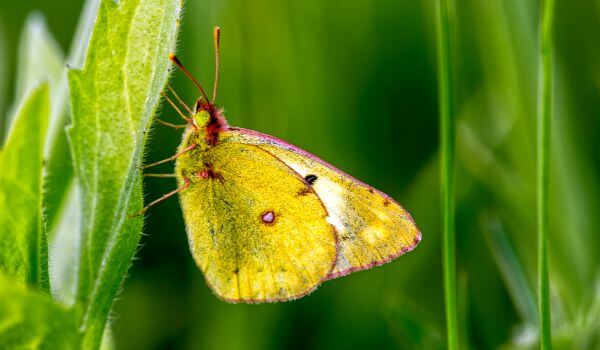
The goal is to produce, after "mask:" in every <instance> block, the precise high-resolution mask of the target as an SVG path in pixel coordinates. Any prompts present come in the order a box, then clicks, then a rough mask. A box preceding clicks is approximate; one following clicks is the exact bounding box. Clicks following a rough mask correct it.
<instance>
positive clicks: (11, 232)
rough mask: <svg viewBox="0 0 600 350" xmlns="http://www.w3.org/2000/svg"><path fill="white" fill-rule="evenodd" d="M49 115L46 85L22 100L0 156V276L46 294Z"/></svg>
mask: <svg viewBox="0 0 600 350" xmlns="http://www.w3.org/2000/svg"><path fill="white" fill-rule="evenodd" d="M49 115H50V96H49V89H48V84H42V85H40V86H39V87H37V88H35V89H33V90H32V91H31V93H30V94H29V95H28V97H27V98H25V99H24V102H23V104H22V105H21V107H20V108H19V111H18V113H17V116H16V119H15V122H14V124H13V126H12V130H11V132H10V134H9V137H8V139H7V141H6V144H5V145H4V147H3V149H2V153H0V169H2V171H0V212H1V213H3V214H2V215H0V270H1V271H4V272H5V273H6V274H8V275H11V276H14V277H15V278H16V279H17V280H19V281H20V282H23V283H28V284H30V285H31V286H36V287H39V288H41V289H42V290H46V291H47V290H48V261H47V252H48V251H47V246H46V243H45V242H46V231H45V229H44V223H43V217H42V167H43V152H44V141H45V140H46V127H47V124H48V117H49Z"/></svg>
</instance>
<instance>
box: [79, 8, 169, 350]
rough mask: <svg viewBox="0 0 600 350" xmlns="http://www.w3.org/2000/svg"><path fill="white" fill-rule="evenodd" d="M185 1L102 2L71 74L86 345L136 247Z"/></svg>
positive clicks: (93, 340) (95, 340)
mask: <svg viewBox="0 0 600 350" xmlns="http://www.w3.org/2000/svg"><path fill="white" fill-rule="evenodd" d="M180 5H181V3H180V1H179V0H122V1H120V2H119V3H118V4H117V3H115V2H114V1H112V0H103V1H102V2H101V3H100V7H99V9H98V17H97V19H96V24H95V27H94V30H93V33H92V38H91V41H90V44H89V48H88V53H87V57H86V62H85V65H84V69H83V70H81V71H75V70H74V71H70V72H69V86H70V90H71V108H72V115H73V124H72V127H71V128H70V130H69V132H68V134H69V139H70V143H71V148H72V154H73V159H74V165H75V172H76V175H77V177H78V181H79V183H80V186H81V199H82V223H83V225H82V232H81V240H80V241H81V249H82V251H81V262H80V269H79V285H78V289H77V305H78V307H79V311H80V313H81V316H82V322H83V323H82V329H83V331H84V332H85V338H84V347H86V348H87V347H89V348H97V347H98V346H99V344H100V341H101V338H102V333H103V330H104V326H105V323H106V320H107V317H108V313H109V311H110V308H111V306H112V303H113V299H114V297H115V295H116V293H117V290H118V288H119V285H120V283H121V282H122V280H123V278H124V276H125V273H126V271H127V268H128V267H129V265H130V264H131V260H132V258H133V255H134V253H135V250H136V248H137V244H138V242H139V239H140V234H141V230H142V219H141V218H140V217H136V218H132V217H129V215H130V214H132V213H134V212H136V211H137V210H139V209H140V208H141V207H142V202H143V201H142V192H141V173H140V170H139V169H140V165H141V158H142V153H143V146H144V143H145V140H146V135H147V132H148V128H149V126H150V122H151V118H152V116H153V115H154V112H155V110H156V107H157V105H158V101H159V95H160V91H161V90H162V88H163V87H164V84H165V83H166V80H167V77H168V74H169V60H168V58H167V57H168V53H169V52H170V51H172V50H173V48H174V45H175V38H176V33H177V29H178V24H177V23H178V19H179V14H180V11H181V8H180Z"/></svg>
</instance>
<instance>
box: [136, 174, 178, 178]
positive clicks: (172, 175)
mask: <svg viewBox="0 0 600 350" xmlns="http://www.w3.org/2000/svg"><path fill="white" fill-rule="evenodd" d="M144 176H146V177H162V178H175V177H177V175H175V174H144Z"/></svg>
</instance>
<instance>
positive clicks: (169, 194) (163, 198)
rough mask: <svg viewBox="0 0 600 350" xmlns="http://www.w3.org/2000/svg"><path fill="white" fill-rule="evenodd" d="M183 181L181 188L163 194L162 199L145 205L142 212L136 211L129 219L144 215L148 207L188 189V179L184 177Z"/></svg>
mask: <svg viewBox="0 0 600 350" xmlns="http://www.w3.org/2000/svg"><path fill="white" fill-rule="evenodd" d="M183 181H184V184H183V186H181V187H179V188H178V189H175V190H173V191H171V192H169V193H165V194H164V195H163V196H162V197H160V198H159V199H157V200H154V201H152V202H150V203H149V204H148V205H146V206H145V207H144V208H143V209H142V210H140V211H138V212H137V213H135V214H132V215H130V217H136V216H139V215H142V214H144V213H145V212H146V211H147V210H148V209H149V208H150V207H152V206H153V205H156V204H158V203H160V202H162V201H164V200H165V199H167V198H169V197H171V196H173V195H175V194H177V193H179V192H181V191H183V190H185V189H186V188H188V187H189V186H190V179H188V178H187V177H184V178H183Z"/></svg>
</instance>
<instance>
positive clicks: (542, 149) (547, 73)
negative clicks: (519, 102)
mask: <svg viewBox="0 0 600 350" xmlns="http://www.w3.org/2000/svg"><path fill="white" fill-rule="evenodd" d="M553 16H554V0H545V1H544V7H543V11H542V27H541V30H540V35H541V38H540V57H539V60H540V61H539V67H540V68H539V69H540V71H539V77H538V79H539V82H538V89H539V103H538V118H537V220H538V244H537V246H538V247H537V250H538V293H539V297H538V298H539V299H538V309H539V310H538V313H539V324H540V348H541V349H550V348H551V347H552V343H551V334H550V333H551V331H550V327H551V325H550V293H549V289H550V288H549V280H548V226H549V225H548V223H549V215H548V214H549V196H548V190H549V185H550V182H549V171H550V134H551V123H552V101H553V99H552V89H553V79H552V50H553V48H552V46H553V45H552V20H553Z"/></svg>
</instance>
